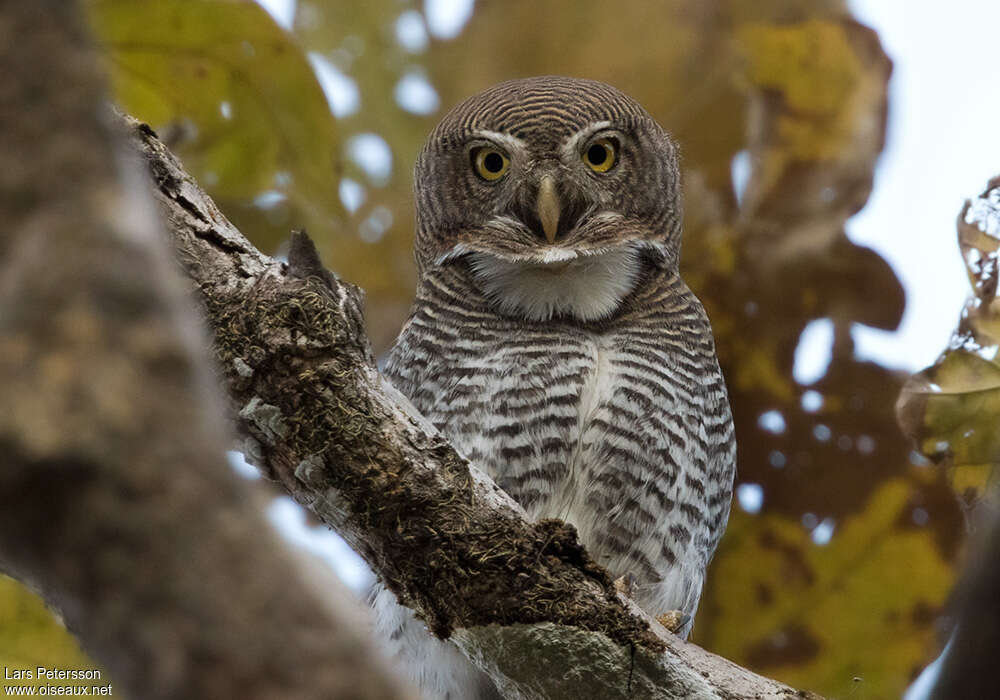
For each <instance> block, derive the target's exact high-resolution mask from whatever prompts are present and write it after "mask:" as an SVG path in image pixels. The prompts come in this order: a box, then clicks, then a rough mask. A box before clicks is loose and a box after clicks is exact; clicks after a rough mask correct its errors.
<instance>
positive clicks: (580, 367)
mask: <svg viewBox="0 0 1000 700" xmlns="http://www.w3.org/2000/svg"><path fill="white" fill-rule="evenodd" d="M469 274H470V272H469V270H468V269H464V268H462V267H461V266H456V267H449V268H442V269H440V270H439V271H438V274H433V275H428V276H427V277H426V278H425V279H424V282H423V284H422V285H421V287H420V290H419V291H418V298H417V302H416V304H415V305H414V313H413V315H412V317H411V318H410V319H409V321H408V323H407V325H406V327H405V329H404V331H403V333H402V334H401V336H400V338H399V340H398V341H397V344H396V345H395V347H394V348H393V350H392V353H391V355H390V357H389V362H388V366H387V374H388V376H389V378H390V380H391V381H392V382H393V384H394V385H395V386H396V387H397V388H398V389H400V391H402V392H403V393H404V394H406V395H407V396H408V397H409V398H410V400H411V401H412V402H413V404H414V405H415V406H416V407H417V408H418V409H419V410H420V411H421V412H422V413H423V414H424V415H425V416H426V417H427V418H428V419H429V420H430V421H431V422H433V423H434V424H435V425H436V426H437V427H438V428H439V429H440V430H441V431H442V432H443V433H444V434H445V435H446V436H447V437H448V438H449V439H450V440H451V441H452V442H453V444H455V446H456V447H457V448H458V449H459V450H460V451H462V452H463V453H464V454H465V456H466V457H468V458H469V459H470V460H471V461H473V462H474V463H476V464H477V465H478V466H479V467H480V468H481V469H484V470H485V471H486V472H487V473H488V474H490V476H491V477H493V479H494V480H496V481H497V483H498V484H499V485H500V486H501V487H502V488H503V489H504V490H506V491H507V492H508V493H509V494H510V495H511V496H513V497H514V498H515V499H516V500H517V501H518V502H520V503H521V505H523V506H524V508H525V509H526V510H527V512H528V513H529V515H531V516H532V517H533V518H561V519H563V520H566V521H567V522H570V523H572V524H573V525H575V526H576V528H577V530H578V531H579V533H580V538H581V540H582V541H583V543H584V544H585V545H586V547H587V548H588V550H589V551H590V552H591V553H592V554H593V555H594V556H595V557H596V558H597V559H598V560H599V561H600V562H601V563H602V564H603V565H604V566H606V567H607V568H608V569H609V571H611V573H612V575H614V576H620V575H624V574H626V573H629V574H632V575H633V576H635V577H636V579H638V584H639V586H638V590H637V592H636V599H637V602H638V603H639V604H640V605H641V606H642V607H643V608H645V609H647V610H649V611H652V612H663V611H667V610H681V611H684V612H687V613H689V614H692V615H693V613H694V611H695V609H696V607H697V603H698V598H699V596H700V592H701V587H702V581H703V577H704V570H705V567H706V566H707V565H708V561H709V559H710V558H711V555H712V552H713V551H714V549H715V546H716V544H717V543H718V540H719V538H720V536H721V535H722V532H723V530H724V529H725V524H726V520H727V517H728V511H729V503H730V499H731V494H732V479H733V469H734V464H735V455H734V441H733V433H732V430H733V429H732V419H731V416H730V412H729V404H728V401H727V398H726V390H725V385H724V383H723V379H722V374H721V372H720V370H719V367H718V363H717V361H716V357H715V349H714V345H713V341H712V334H711V331H710V329H709V327H708V322H707V319H706V317H705V314H704V311H703V310H702V307H701V304H700V303H699V302H698V300H697V299H696V298H695V297H694V295H693V294H692V293H691V292H690V291H689V290H688V289H687V287H686V286H685V285H684V283H683V282H682V281H681V279H680V278H679V277H678V276H677V275H676V274H670V273H667V272H657V273H655V274H656V275H657V276H656V278H655V279H652V280H650V281H649V282H648V283H645V284H642V285H640V287H639V290H638V291H637V292H636V295H635V296H634V297H633V298H631V299H629V300H627V303H626V305H625V311H624V313H622V314H619V315H617V316H615V317H613V319H612V320H610V321H607V322H603V323H590V324H581V323H580V322H578V321H573V320H558V319H553V320H548V321H537V322H526V321H525V320H524V319H514V318H510V317H506V316H502V315H500V314H498V313H496V312H493V311H491V310H490V309H491V307H490V305H489V304H488V303H486V302H485V300H483V299H477V298H476V293H475V292H474V291H471V290H475V289H476V287H475V285H473V284H470V282H469V280H468V279H467V276H468V275H469Z"/></svg>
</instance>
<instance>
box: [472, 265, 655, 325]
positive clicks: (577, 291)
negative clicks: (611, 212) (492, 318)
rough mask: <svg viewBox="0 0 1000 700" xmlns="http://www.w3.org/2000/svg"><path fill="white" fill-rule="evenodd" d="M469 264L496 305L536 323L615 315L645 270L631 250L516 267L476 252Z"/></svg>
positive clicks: (590, 319) (507, 312)
mask: <svg viewBox="0 0 1000 700" xmlns="http://www.w3.org/2000/svg"><path fill="white" fill-rule="evenodd" d="M553 257H556V258H558V257H560V256H553ZM469 260H470V262H471V265H472V272H473V274H474V275H475V278H476V281H477V282H478V283H479V285H480V287H481V288H482V290H483V292H484V293H485V294H486V296H487V297H488V298H489V299H490V301H492V302H493V303H495V304H496V305H497V306H499V307H500V310H501V311H503V312H504V313H506V314H510V315H516V314H518V313H520V314H523V315H524V316H526V317H527V318H528V319H530V320H533V321H547V320H549V319H550V318H552V317H553V316H556V315H564V316H573V317H575V318H577V319H579V320H581V321H595V320H597V319H601V318H605V317H607V316H610V315H611V314H612V313H614V311H615V310H616V309H617V308H618V305H619V304H621V301H622V299H624V298H625V297H626V296H627V295H628V293H629V292H631V291H632V289H633V288H634V287H635V283H636V280H637V279H638V277H639V270H640V260H639V252H638V251H637V250H635V249H634V248H631V247H629V248H616V249H613V250H609V251H607V252H603V253H599V254H594V255H582V256H574V257H572V258H571V259H569V260H562V261H558V262H557V261H553V262H549V263H540V262H529V261H524V262H511V261H509V260H503V259H501V258H498V257H496V256H493V255H490V254H489V253H480V252H475V253H470V254H469Z"/></svg>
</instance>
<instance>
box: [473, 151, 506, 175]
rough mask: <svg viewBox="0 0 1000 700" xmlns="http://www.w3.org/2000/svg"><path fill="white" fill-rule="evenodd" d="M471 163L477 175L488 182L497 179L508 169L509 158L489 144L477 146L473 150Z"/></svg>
mask: <svg viewBox="0 0 1000 700" xmlns="http://www.w3.org/2000/svg"><path fill="white" fill-rule="evenodd" d="M472 163H473V165H474V166H475V168H476V173H477V174H478V175H479V177H481V178H483V179H484V180H489V181H490V182H493V181H494V180H499V179H500V178H502V177H503V176H504V175H506V174H507V170H509V169H510V159H509V158H507V156H505V155H504V154H503V153H501V152H500V151H498V150H497V149H495V148H490V147H489V146H486V147H484V148H477V149H476V150H475V151H473V153H472Z"/></svg>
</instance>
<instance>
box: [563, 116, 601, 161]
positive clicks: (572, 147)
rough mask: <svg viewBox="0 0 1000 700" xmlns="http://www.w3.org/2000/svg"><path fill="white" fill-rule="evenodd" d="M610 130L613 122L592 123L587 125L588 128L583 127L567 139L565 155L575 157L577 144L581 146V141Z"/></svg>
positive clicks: (564, 147) (564, 145)
mask: <svg viewBox="0 0 1000 700" xmlns="http://www.w3.org/2000/svg"><path fill="white" fill-rule="evenodd" d="M610 128H611V122H609V121H602V122H591V123H590V124H587V126H585V127H583V128H582V129H580V130H579V131H578V132H576V133H575V134H572V135H571V136H569V137H568V138H567V139H566V142H565V143H564V144H563V147H562V151H563V154H564V155H573V154H574V153H575V152H576V147H577V144H579V143H580V142H581V141H586V140H587V139H589V138H590V137H591V136H593V135H594V134H596V133H597V132H598V131H603V130H604V129H610Z"/></svg>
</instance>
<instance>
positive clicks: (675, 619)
mask: <svg viewBox="0 0 1000 700" xmlns="http://www.w3.org/2000/svg"><path fill="white" fill-rule="evenodd" d="M656 621H657V622H659V623H660V624H661V625H663V626H664V627H666V628H667V629H668V630H670V631H671V632H673V633H674V634H677V633H678V632H680V631H681V630H682V629H684V628H685V627H686V626H687V624H688V623H689V622H691V616H690V615H688V614H687V613H686V612H681V611H680V610H668V611H667V612H665V613H661V614H660V615H657V616H656Z"/></svg>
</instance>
